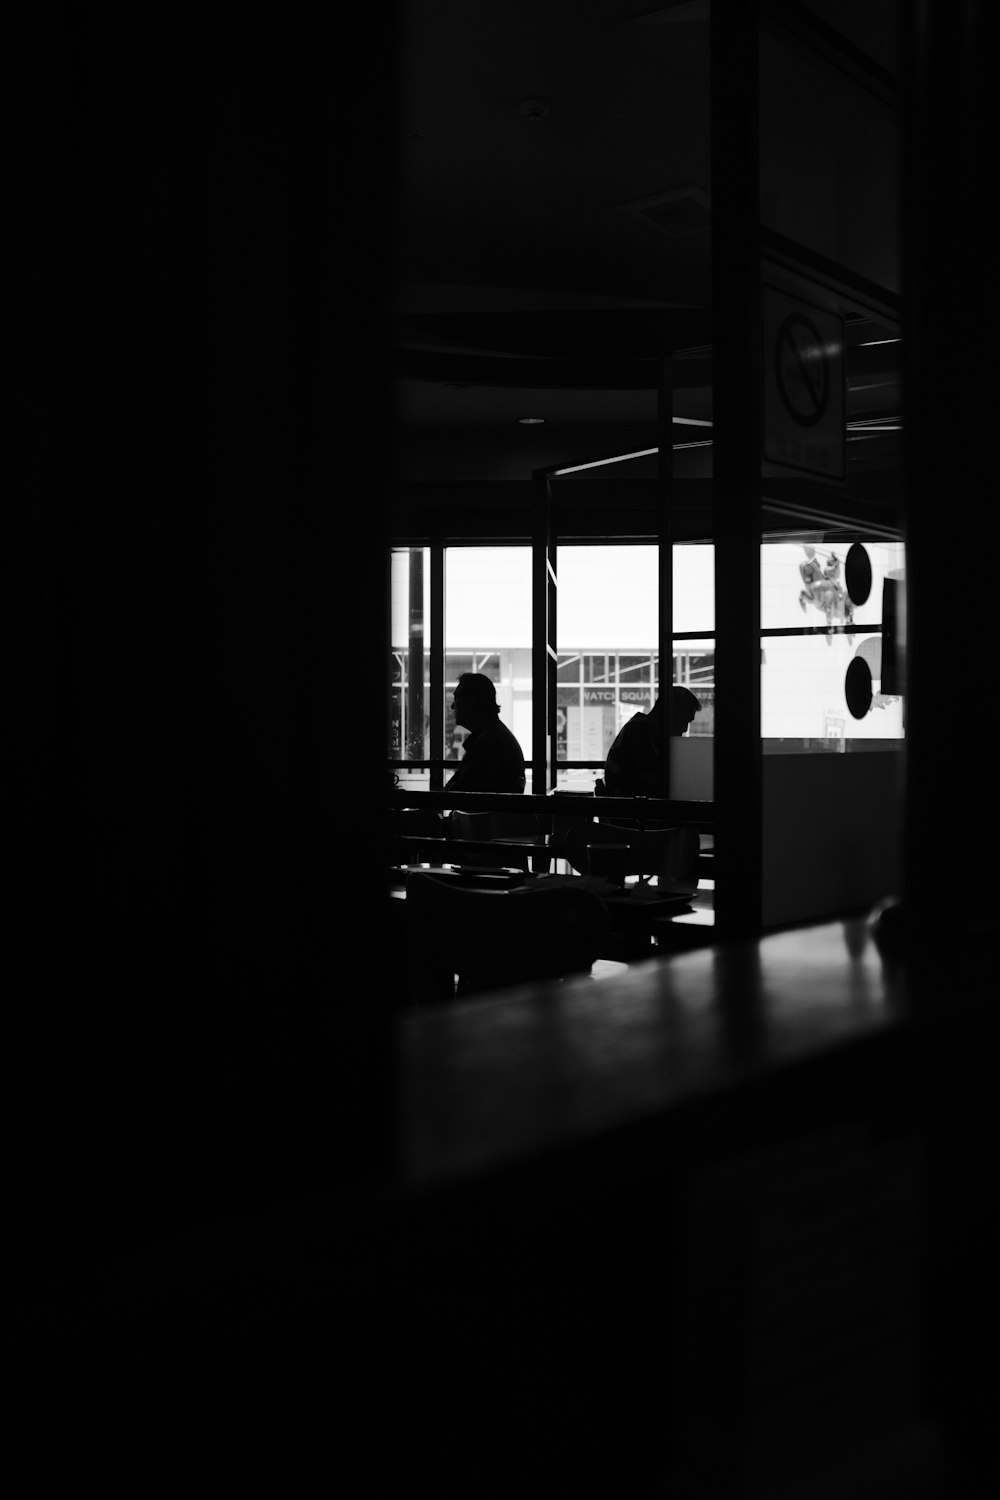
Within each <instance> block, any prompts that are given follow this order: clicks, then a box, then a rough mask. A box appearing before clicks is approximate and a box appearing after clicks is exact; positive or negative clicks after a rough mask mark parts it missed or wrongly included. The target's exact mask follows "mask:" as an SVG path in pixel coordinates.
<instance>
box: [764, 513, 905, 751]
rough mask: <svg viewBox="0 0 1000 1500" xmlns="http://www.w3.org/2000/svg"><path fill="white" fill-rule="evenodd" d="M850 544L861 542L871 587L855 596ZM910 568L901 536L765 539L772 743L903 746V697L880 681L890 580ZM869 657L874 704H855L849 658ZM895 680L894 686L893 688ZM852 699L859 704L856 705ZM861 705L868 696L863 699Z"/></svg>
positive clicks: (767, 713) (787, 747)
mask: <svg viewBox="0 0 1000 1500" xmlns="http://www.w3.org/2000/svg"><path fill="white" fill-rule="evenodd" d="M852 547H858V548H861V549H863V554H862V555H863V557H864V558H866V559H867V569H866V577H868V578H870V584H869V585H868V590H867V597H866V598H865V599H864V600H863V601H862V602H856V601H855V600H853V599H852V598H851V597H850V594H849V592H848V588H847V581H846V578H845V569H846V565H847V559H848V554H849V552H850V550H851V548H852ZM904 576H905V560H904V548H903V544H902V542H885V541H877V542H873V541H871V540H865V541H863V542H834V543H824V541H823V538H822V536H821V535H819V534H817V535H815V536H814V537H813V538H812V539H811V540H806V539H803V540H801V541H794V542H793V541H780V542H769V543H765V544H764V546H762V547H761V738H762V740H763V741H764V742H765V743H764V747H763V748H764V750H765V752H766V753H772V754H773V753H777V752H781V751H783V750H784V751H793V750H794V751H802V750H813V751H840V752H842V751H846V750H851V749H870V750H873V749H878V748H899V746H900V742H901V741H902V739H903V732H904V730H903V700H902V697H901V696H900V694H899V693H898V692H896V691H892V690H891V689H893V688H895V687H896V686H897V684H895V683H892V682H888V681H885V682H884V681H883V656H884V652H883V639H882V633H883V619H882V609H883V590H884V585H885V583H886V580H890V581H892V580H896V579H900V580H901V579H903V577H904ZM855 658H858V659H859V660H860V661H862V662H864V663H865V665H866V667H867V671H868V678H869V679H870V684H871V697H870V704H869V706H868V707H867V709H866V710H865V711H863V712H862V713H861V715H860V716H858V715H857V714H856V713H855V712H854V711H852V708H851V707H850V706H849V702H848V698H849V694H848V689H847V683H848V675H849V672H850V671H851V670H852V668H851V663H852V661H853V660H854V659H855ZM887 689H888V690H887ZM857 706H858V705H857V704H855V708H857ZM862 708H863V704H862Z"/></svg>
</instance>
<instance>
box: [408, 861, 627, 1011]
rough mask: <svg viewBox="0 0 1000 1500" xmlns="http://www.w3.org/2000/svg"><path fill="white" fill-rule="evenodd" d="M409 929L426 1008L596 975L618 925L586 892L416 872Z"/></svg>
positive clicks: (417, 992) (412, 973)
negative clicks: (490, 885) (500, 885)
mask: <svg viewBox="0 0 1000 1500" xmlns="http://www.w3.org/2000/svg"><path fill="white" fill-rule="evenodd" d="M404 925H405V937H406V950H407V975H408V982H409V995H408V999H409V1002H410V1004H411V1005H421V1004H428V1003H435V1002H439V1001H442V1000H444V1001H447V1000H452V999H455V998H458V999H461V998H464V997H466V996H472V995H479V994H484V993H486V992H488V991H491V990H497V989H504V988H508V987H509V986H511V985H516V984H524V983H526V982H528V981H530V980H533V979H560V978H563V977H565V976H568V975H571V974H589V972H590V969H591V967H592V965H593V963H594V961H595V960H596V959H597V958H598V957H600V956H601V954H600V950H601V948H602V946H603V945H604V943H605V940H606V938H607V935H608V933H609V931H610V925H611V922H610V917H609V916H608V913H607V911H606V909H605V907H604V906H603V905H602V904H601V902H600V901H599V900H598V898H597V897H596V896H595V895H594V894H593V892H591V891H588V890H585V889H583V888H580V889H578V890H577V889H574V888H573V887H572V886H570V887H567V886H565V885H564V886H561V887H560V886H557V887H555V888H551V887H547V886H545V885H543V884H539V885H537V886H532V885H527V886H524V887H520V888H517V889H514V890H502V891H496V890H476V889H474V888H471V887H468V886H461V885H456V884H453V883H451V882H449V881H447V880H446V879H442V878H441V877H440V876H438V875H434V874H432V873H431V872H429V871H417V870H412V871H411V872H410V873H409V875H408V876H407V880H406V902H405V924H404Z"/></svg>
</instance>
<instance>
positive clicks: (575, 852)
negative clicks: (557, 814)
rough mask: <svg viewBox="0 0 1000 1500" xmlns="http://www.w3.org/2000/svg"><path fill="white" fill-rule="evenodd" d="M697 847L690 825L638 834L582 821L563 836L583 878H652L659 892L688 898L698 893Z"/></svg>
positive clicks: (566, 852) (568, 856) (568, 854)
mask: <svg viewBox="0 0 1000 1500" xmlns="http://www.w3.org/2000/svg"><path fill="white" fill-rule="evenodd" d="M700 844H701V841H700V839H699V837H698V832H697V829H695V828H693V827H692V826H691V824H689V823H682V824H680V825H679V826H677V827H676V828H648V829H643V830H637V829H632V828H616V827H614V826H612V825H610V824H607V823H587V822H581V823H578V824H577V826H576V827H575V828H574V829H572V830H570V832H569V833H568V834H567V836H566V839H565V841H564V844H563V850H564V857H565V858H566V859H567V860H568V861H569V863H570V864H571V865H572V866H573V868H574V870H576V871H577V872H578V873H579V874H581V875H598V874H601V875H603V874H606V875H608V877H609V878H612V879H624V877H625V876H626V875H642V876H650V875H655V876H656V883H657V886H658V887H659V888H661V889H663V890H668V891H669V892H671V893H672V894H674V895H683V896H690V895H693V894H694V892H695V891H696V890H697V888H698V853H699V849H700ZM592 851H596V852H594V853H592ZM602 851H603V854H604V857H603V858H602V857H601V856H602ZM612 851H613V852H612Z"/></svg>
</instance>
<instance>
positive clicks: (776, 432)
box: [763, 285, 845, 480]
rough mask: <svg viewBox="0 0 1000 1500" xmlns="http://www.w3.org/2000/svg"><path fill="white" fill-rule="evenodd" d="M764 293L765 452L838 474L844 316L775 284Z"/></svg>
mask: <svg viewBox="0 0 1000 1500" xmlns="http://www.w3.org/2000/svg"><path fill="white" fill-rule="evenodd" d="M763 292H764V298H763V315H764V458H765V460H766V461H767V462H768V463H774V464H780V465H782V466H783V467H784V468H789V469H798V470H800V471H802V472H804V473H807V474H815V475H819V476H820V477H822V478H825V479H838V480H840V479H843V478H844V475H845V447H844V320H843V318H842V317H841V316H840V315H839V314H838V313H832V312H830V311H829V310H828V309H827V308H824V307H819V306H817V305H816V304H815V303H812V302H810V301H808V300H807V299H805V298H802V297H793V296H792V295H790V294H789V293H787V292H783V291H779V290H778V289H777V288H776V287H772V286H767V285H765V286H764V288H763Z"/></svg>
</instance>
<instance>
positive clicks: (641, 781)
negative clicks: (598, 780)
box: [604, 686, 701, 797]
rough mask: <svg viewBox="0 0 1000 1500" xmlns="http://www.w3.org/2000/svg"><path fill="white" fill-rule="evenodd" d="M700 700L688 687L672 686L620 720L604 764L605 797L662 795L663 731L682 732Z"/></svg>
mask: <svg viewBox="0 0 1000 1500" xmlns="http://www.w3.org/2000/svg"><path fill="white" fill-rule="evenodd" d="M700 711H701V703H700V702H699V700H698V699H697V698H696V697H695V695H694V693H692V692H691V691H690V689H688V688H685V687H677V686H673V687H671V689H670V693H669V696H663V695H661V696H660V697H658V698H657V700H656V702H655V703H654V704H653V706H652V708H651V709H650V710H649V712H648V713H642V712H639V713H635V714H633V715H632V717H631V719H629V720H628V721H627V723H625V724H623V725H622V727H621V729H620V730H619V731H618V734H617V736H616V737H615V739H614V740H613V742H612V744H611V748H610V750H609V751H608V755H607V760H606V761H605V764H604V788H605V793H606V795H607V796H609V797H662V796H663V780H662V775H661V770H660V765H661V761H660V744H661V741H662V739H663V731H664V728H666V731H667V735H668V736H671V737H677V736H680V735H683V734H686V733H687V731H688V729H689V727H690V725H691V723H692V721H693V720H694V716H695V714H697V713H699V712H700Z"/></svg>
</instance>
